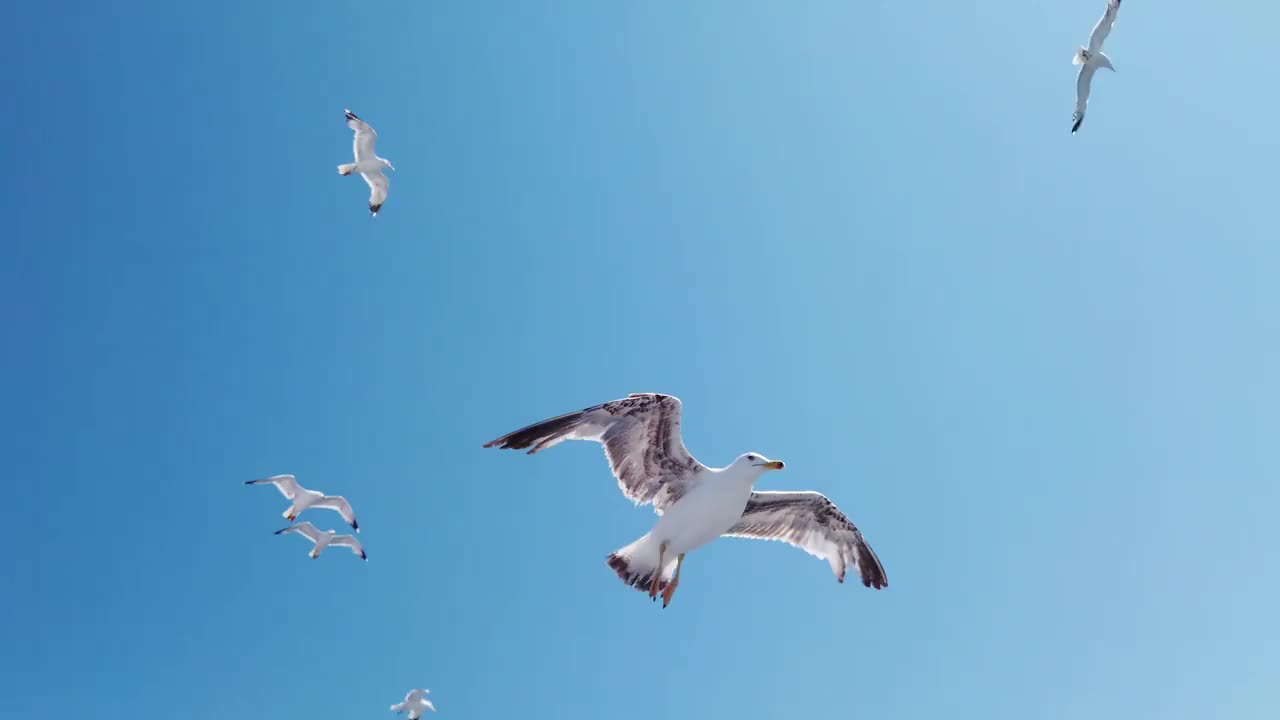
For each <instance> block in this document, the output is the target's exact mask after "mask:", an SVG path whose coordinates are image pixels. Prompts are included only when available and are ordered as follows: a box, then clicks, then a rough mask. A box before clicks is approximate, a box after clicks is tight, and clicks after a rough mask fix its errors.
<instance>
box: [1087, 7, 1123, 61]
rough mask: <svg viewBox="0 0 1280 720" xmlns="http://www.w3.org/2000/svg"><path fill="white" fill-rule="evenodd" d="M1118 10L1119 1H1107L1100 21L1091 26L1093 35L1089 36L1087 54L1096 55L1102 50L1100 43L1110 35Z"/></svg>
mask: <svg viewBox="0 0 1280 720" xmlns="http://www.w3.org/2000/svg"><path fill="white" fill-rule="evenodd" d="M1119 10H1120V0H1107V10H1106V12H1104V13H1102V19H1101V20H1099V21H1098V24H1097V25H1094V26H1093V34H1091V35H1090V36H1089V52H1091V53H1096V52H1098V51H1099V50H1101V49H1102V43H1103V42H1104V41H1105V40H1106V39H1107V36H1108V35H1110V34H1111V26H1112V25H1114V24H1115V22H1116V12H1117V11H1119Z"/></svg>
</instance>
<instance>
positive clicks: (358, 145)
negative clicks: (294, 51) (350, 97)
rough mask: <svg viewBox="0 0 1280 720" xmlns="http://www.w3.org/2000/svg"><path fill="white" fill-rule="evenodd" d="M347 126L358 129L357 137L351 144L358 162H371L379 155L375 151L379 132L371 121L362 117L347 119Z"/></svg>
mask: <svg viewBox="0 0 1280 720" xmlns="http://www.w3.org/2000/svg"><path fill="white" fill-rule="evenodd" d="M348 112H349V111H348ZM347 127H349V128H351V129H352V130H355V131H356V134H355V138H354V140H353V141H352V144H351V145H352V148H351V149H352V153H353V154H354V155H355V158H356V163H357V164H361V163H365V162H370V161H372V160H373V159H374V158H375V157H377V155H375V154H374V152H373V146H374V143H376V142H377V140H378V133H376V132H374V131H373V128H372V127H370V126H369V123H367V122H365V121H363V120H361V119H360V118H357V117H352V118H349V119H348V120H347Z"/></svg>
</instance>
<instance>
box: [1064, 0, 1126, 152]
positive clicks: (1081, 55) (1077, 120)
mask: <svg viewBox="0 0 1280 720" xmlns="http://www.w3.org/2000/svg"><path fill="white" fill-rule="evenodd" d="M1119 10H1120V0H1107V9H1106V12H1104V13H1102V19H1101V20H1099V21H1098V24H1097V25H1094V26H1093V33H1092V34H1091V35H1090V36H1089V47H1082V48H1077V49H1076V54H1075V57H1073V58H1072V59H1071V64H1072V65H1079V66H1080V74H1079V75H1077V76H1076V111H1075V114H1073V115H1072V116H1071V134H1072V135H1075V134H1076V131H1077V130H1079V129H1080V124H1081V123H1083V122H1084V110H1085V107H1086V106H1088V104H1089V87H1090V85H1091V84H1092V83H1093V74H1094V73H1096V72H1097V71H1098V68H1100V67H1104V68H1106V69H1108V70H1110V71H1112V72H1115V70H1116V69H1115V67H1114V66H1112V64H1111V58H1109V57H1107V55H1106V53H1104V52H1102V43H1103V42H1105V41H1106V39H1107V35H1110V34H1111V26H1112V25H1114V24H1115V22H1116V13H1117V12H1118V11H1119Z"/></svg>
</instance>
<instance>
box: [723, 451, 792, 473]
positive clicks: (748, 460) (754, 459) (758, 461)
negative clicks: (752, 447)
mask: <svg viewBox="0 0 1280 720" xmlns="http://www.w3.org/2000/svg"><path fill="white" fill-rule="evenodd" d="M733 464H734V465H736V466H740V467H744V468H750V469H751V474H752V476H755V477H758V476H759V475H761V474H762V473H765V472H768V471H769V470H781V469H782V468H783V467H785V465H784V464H783V462H782V461H781V460H770V459H769V458H767V457H765V456H763V455H761V454H760V453H755V452H750V453H747V454H745V455H739V456H738V459H737V460H735V461H733Z"/></svg>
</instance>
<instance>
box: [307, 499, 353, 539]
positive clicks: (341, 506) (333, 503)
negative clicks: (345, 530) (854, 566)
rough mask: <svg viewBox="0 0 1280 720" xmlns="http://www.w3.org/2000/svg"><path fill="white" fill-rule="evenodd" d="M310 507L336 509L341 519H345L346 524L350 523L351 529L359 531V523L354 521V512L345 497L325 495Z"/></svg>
mask: <svg viewBox="0 0 1280 720" xmlns="http://www.w3.org/2000/svg"><path fill="white" fill-rule="evenodd" d="M311 507H317V508H328V509H330V510H337V511H338V514H339V515H341V516H342V519H343V520H346V521H347V524H348V525H350V526H351V528H352V529H353V530H355V531H356V532H360V524H359V523H357V522H356V513H355V511H354V510H352V509H351V503H349V502H347V499H346V498H344V497H342V496H341V495H326V496H325V497H324V498H323V499H322V500H320V502H318V503H315V504H314V505H312V506H311Z"/></svg>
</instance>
